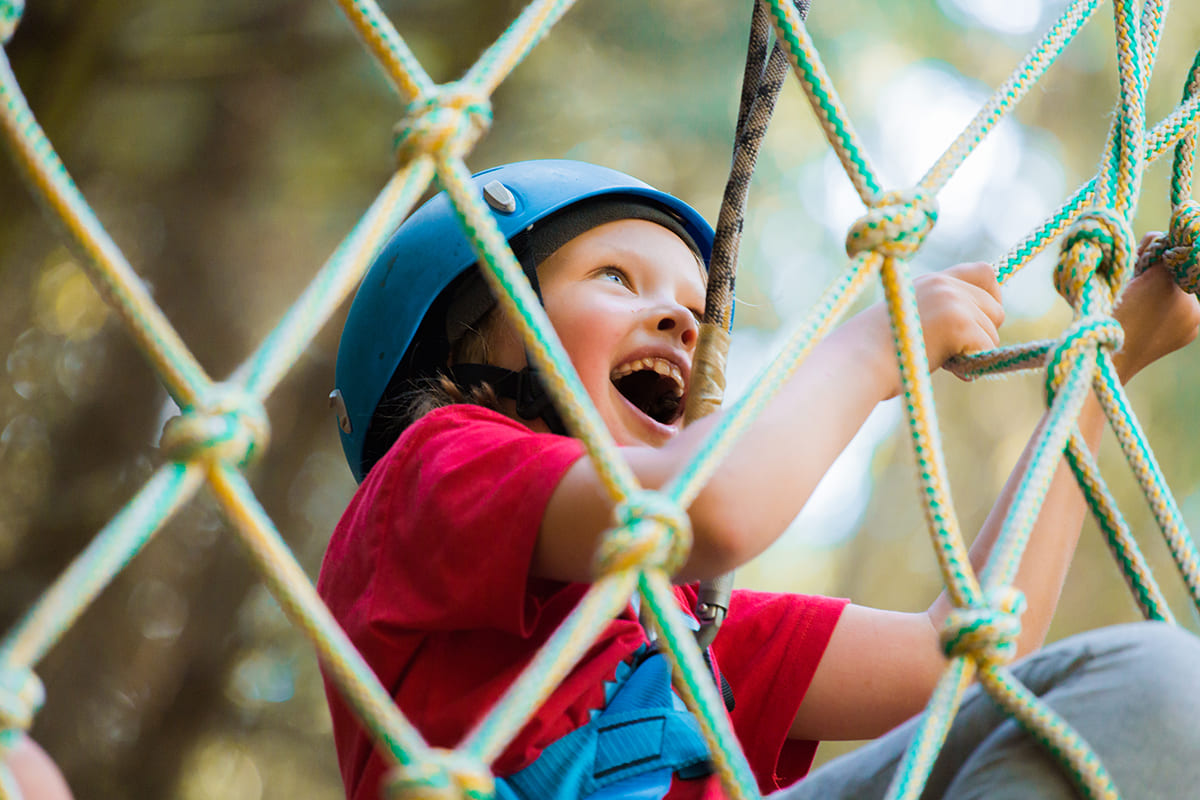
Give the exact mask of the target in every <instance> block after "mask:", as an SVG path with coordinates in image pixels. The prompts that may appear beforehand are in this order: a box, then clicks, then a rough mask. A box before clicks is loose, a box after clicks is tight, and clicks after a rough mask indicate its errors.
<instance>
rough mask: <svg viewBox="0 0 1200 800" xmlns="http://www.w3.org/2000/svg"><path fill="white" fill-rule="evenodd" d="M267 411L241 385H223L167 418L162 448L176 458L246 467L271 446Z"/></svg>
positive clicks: (166, 453)
mask: <svg viewBox="0 0 1200 800" xmlns="http://www.w3.org/2000/svg"><path fill="white" fill-rule="evenodd" d="M270 430H271V429H270V424H269V423H268V421H267V412H266V411H265V410H264V409H263V407H262V403H261V402H260V401H259V399H258V398H257V397H254V396H253V395H251V394H249V393H247V392H245V391H243V390H242V389H241V388H240V387H237V386H232V385H228V384H225V385H221V384H218V385H217V386H214V387H212V389H211V390H210V391H209V392H208V393H207V394H206V395H205V396H202V397H201V399H200V402H198V403H197V404H196V405H195V406H193V407H191V408H187V409H184V411H183V413H182V414H180V415H179V416H177V417H173V418H172V419H170V420H168V421H167V424H166V427H164V428H163V434H162V441H161V442H160V443H159V447H160V449H161V450H162V452H163V455H164V456H166V457H167V458H169V459H171V460H172V461H181V462H182V461H217V462H221V463H225V464H234V465H236V466H238V467H244V466H246V465H247V464H249V463H250V462H251V461H252V460H253V459H254V457H255V456H256V455H257V454H259V453H261V452H262V451H263V450H264V449H265V448H266V446H267V440H268V439H269V438H270Z"/></svg>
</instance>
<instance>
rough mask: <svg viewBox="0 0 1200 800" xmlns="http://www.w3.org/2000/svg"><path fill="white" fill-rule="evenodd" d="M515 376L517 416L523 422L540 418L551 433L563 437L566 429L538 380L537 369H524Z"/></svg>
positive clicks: (543, 386)
mask: <svg viewBox="0 0 1200 800" xmlns="http://www.w3.org/2000/svg"><path fill="white" fill-rule="evenodd" d="M516 375H517V391H516V395H517V396H516V397H515V398H513V399H514V400H516V401H517V416H519V417H520V418H521V419H525V420H533V419H537V418H539V417H541V418H542V420H544V421H545V423H546V426H547V427H548V428H550V432H551V433H557V434H559V435H562V436H565V435H566V434H567V427H566V426H565V425H563V421H562V417H560V416H559V415H558V409H557V408H555V407H554V401H553V400H552V399H551V397H550V394H549V392H547V391H546V387H545V385H544V384H543V383H542V381H541V380H540V379H539V378H538V371H537V367H525V368H524V369H522V370H521V371H519V372H517V373H516Z"/></svg>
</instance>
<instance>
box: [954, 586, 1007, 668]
mask: <svg viewBox="0 0 1200 800" xmlns="http://www.w3.org/2000/svg"><path fill="white" fill-rule="evenodd" d="M1024 611H1025V595H1023V594H1021V592H1020V591H1018V590H1017V589H1014V588H1012V587H1011V586H1005V587H1002V588H1000V589H999V590H997V591H993V592H988V593H987V605H986V606H982V607H974V608H956V609H954V610H953V611H951V612H950V614H949V615H948V616H947V617H946V621H945V622H943V623H942V630H941V631H940V633H939V635H940V637H941V640H942V649H943V650H944V651H945V653H946V655H947V656H948V657H950V658H955V657H956V656H971V657H973V658H975V659H976V660H982V661H986V662H989V663H992V664H1007V663H1008V662H1010V661H1012V660H1013V657H1014V656H1016V654H1017V636H1019V635H1020V633H1021V614H1022V613H1023V612H1024Z"/></svg>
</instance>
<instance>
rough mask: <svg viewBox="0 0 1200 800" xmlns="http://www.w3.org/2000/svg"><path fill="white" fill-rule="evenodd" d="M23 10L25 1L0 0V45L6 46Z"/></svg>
mask: <svg viewBox="0 0 1200 800" xmlns="http://www.w3.org/2000/svg"><path fill="white" fill-rule="evenodd" d="M24 10H25V0H0V45H5V44H8V40H9V39H11V38H12V35H13V33H14V32H15V31H16V30H17V23H18V22H20V21H21V12H22V11H24Z"/></svg>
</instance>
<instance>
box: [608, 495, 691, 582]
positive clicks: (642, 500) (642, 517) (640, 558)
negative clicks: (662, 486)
mask: <svg viewBox="0 0 1200 800" xmlns="http://www.w3.org/2000/svg"><path fill="white" fill-rule="evenodd" d="M613 521H614V526H613V527H612V528H610V529H609V530H608V531H606V532H605V534H604V537H603V538H602V539H601V541H600V547H599V548H598V549H597V550H596V556H595V559H594V572H595V573H596V575H611V574H612V573H614V572H621V571H624V570H627V569H637V568H641V569H655V568H657V569H662V570H664V571H665V572H666V573H667V574H669V575H673V574H674V573H675V572H676V571H677V570H678V569H679V568H680V567H681V566H683V562H684V561H685V560H686V559H687V555H688V553H689V552H691V549H692V521H691V519H689V518H688V515H687V514H686V513H685V512H684V510H683V509H682V508H680V507H679V506H678V505H676V504H675V503H672V502H671V501H670V500H668V499H667V498H666V496H665V495H663V494H660V493H659V492H652V491H648V490H644V489H643V490H639V491H636V492H633V493H632V494H630V495H629V496H628V497H627V498H625V500H624V501H623V502H621V503H619V504H618V505H617V507H616V508H615V509H614V510H613Z"/></svg>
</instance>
